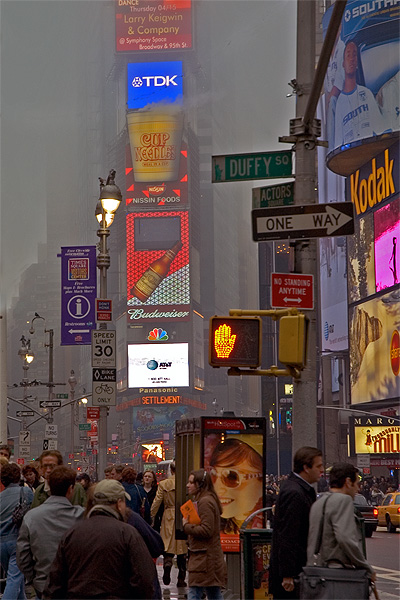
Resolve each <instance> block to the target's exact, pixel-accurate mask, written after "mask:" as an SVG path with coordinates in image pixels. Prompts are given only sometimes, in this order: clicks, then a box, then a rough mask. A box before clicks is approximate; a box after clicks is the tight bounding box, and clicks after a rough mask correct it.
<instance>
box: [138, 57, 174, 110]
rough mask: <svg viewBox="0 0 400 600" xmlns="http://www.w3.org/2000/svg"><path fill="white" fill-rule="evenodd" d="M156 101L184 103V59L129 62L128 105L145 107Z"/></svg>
mask: <svg viewBox="0 0 400 600" xmlns="http://www.w3.org/2000/svg"><path fill="white" fill-rule="evenodd" d="M156 102H163V103H166V104H173V103H174V102H176V103H178V104H182V102H183V71H182V61H180V60H174V61H169V62H146V63H136V62H135V63H128V65H127V107H128V108H129V109H137V108H144V107H145V106H147V105H148V104H154V103H156Z"/></svg>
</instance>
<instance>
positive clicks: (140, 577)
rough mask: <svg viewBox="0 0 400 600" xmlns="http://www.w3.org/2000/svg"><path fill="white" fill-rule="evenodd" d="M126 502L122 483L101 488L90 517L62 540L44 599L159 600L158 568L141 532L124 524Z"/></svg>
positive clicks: (111, 482)
mask: <svg viewBox="0 0 400 600" xmlns="http://www.w3.org/2000/svg"><path fill="white" fill-rule="evenodd" d="M126 499H128V500H129V499H130V497H129V494H127V493H126V492H125V490H124V488H123V486H122V484H121V483H120V482H119V481H116V480H114V479H104V480H103V481H100V482H99V483H98V484H97V485H96V487H95V489H94V495H93V503H94V506H93V507H92V508H91V509H90V510H89V512H88V515H87V518H86V519H84V520H83V521H81V522H80V523H78V524H77V525H76V526H75V527H74V528H73V529H71V530H70V531H68V532H67V533H66V534H65V535H64V537H63V538H62V540H61V542H60V545H59V547H58V551H57V555H56V558H55V559H54V562H53V564H52V567H51V569H50V574H49V578H48V580H47V585H46V587H45V589H44V592H43V596H42V597H43V598H44V599H46V600H47V599H50V598H75V599H82V598H87V599H89V598H131V599H137V600H139V599H143V600H147V599H149V600H151V599H152V598H153V582H154V579H155V577H156V571H155V565H154V562H153V561H152V558H151V556H150V553H149V551H148V550H147V547H146V544H145V543H144V541H143V539H142V537H141V536H140V534H139V533H138V532H137V531H136V529H135V528H134V527H132V526H131V525H128V524H127V523H124V522H123V518H124V514H125V510H126V502H125V500H126Z"/></svg>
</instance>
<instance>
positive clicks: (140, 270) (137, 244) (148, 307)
mask: <svg viewBox="0 0 400 600" xmlns="http://www.w3.org/2000/svg"><path fill="white" fill-rule="evenodd" d="M126 238H127V299H128V310H127V313H128V320H129V321H134V322H145V321H147V322H149V320H150V319H151V321H152V322H157V321H159V322H161V321H187V320H188V319H189V307H190V282H189V214H188V211H164V212H161V211H156V212H136V213H129V214H128V215H127V217H126Z"/></svg>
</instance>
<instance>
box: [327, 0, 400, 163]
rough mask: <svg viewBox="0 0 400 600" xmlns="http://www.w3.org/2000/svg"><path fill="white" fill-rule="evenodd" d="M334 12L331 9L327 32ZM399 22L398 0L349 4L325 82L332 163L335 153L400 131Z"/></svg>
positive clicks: (363, 0) (351, 1) (364, 0)
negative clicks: (385, 134) (363, 141)
mask: <svg viewBox="0 0 400 600" xmlns="http://www.w3.org/2000/svg"><path fill="white" fill-rule="evenodd" d="M331 14H332V7H330V9H329V10H328V11H327V12H326V13H325V15H324V18H323V29H324V32H326V30H327V27H328V23H329V19H330V17H331ZM399 18H400V17H399V5H398V2H396V1H392V0H372V1H367V0H349V1H348V2H347V5H346V10H345V12H344V15H343V19H342V23H341V26H340V29H339V31H338V35H337V39H336V42H335V45H334V49H333V52H332V55H331V59H330V62H329V65H328V69H327V74H326V79H325V96H324V98H325V109H326V113H327V121H328V143H329V152H330V153H331V154H329V155H328V164H330V160H331V158H332V157H333V155H335V154H336V153H337V152H340V151H345V150H348V149H349V148H351V147H352V146H353V145H354V144H356V143H360V142H361V141H362V140H366V139H370V138H373V137H376V136H379V135H381V134H383V133H391V132H396V131H399V129H400V113H399V93H398V89H399V64H400V60H399V57H400V40H399ZM333 151H336V152H333ZM332 153H333V154H332ZM338 172H339V171H338Z"/></svg>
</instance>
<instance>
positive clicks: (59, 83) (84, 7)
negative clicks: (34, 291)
mask: <svg viewBox="0 0 400 600" xmlns="http://www.w3.org/2000/svg"><path fill="white" fill-rule="evenodd" d="M197 1H198V2H200V3H201V5H202V6H201V10H202V11H205V10H210V11H212V14H213V18H212V24H211V31H210V34H211V36H212V39H213V52H215V61H213V68H215V69H216V70H219V71H220V74H221V85H224V78H225V80H226V78H234V87H235V90H236V93H235V98H232V103H233V105H234V106H235V107H236V111H235V114H240V120H239V122H237V123H236V126H237V128H238V131H240V135H241V138H242V139H243V145H242V148H241V149H240V150H241V151H243V152H247V151H251V150H253V151H254V150H258V149H265V150H267V149H277V150H280V149H286V146H285V145H282V144H279V143H278V141H277V137H278V135H284V134H287V133H288V119H289V118H290V117H292V116H294V101H293V99H286V98H285V95H286V93H287V92H288V91H289V87H288V86H287V82H288V81H289V80H290V79H291V78H292V77H294V75H295V73H294V64H295V56H294V52H295V16H296V2H295V0H279V1H278V2H277V1H273V0H258V1H256V2H254V1H253V0H237V1H233V2H232V1H226V0H197ZM107 4H108V5H109V6H111V8H112V2H107ZM99 5H103V7H104V3H103V2H101V1H100V2H99V1H98V0H51V1H50V0H44V1H42V0H0V8H1V88H0V100H1V213H0V214H1V285H2V293H3V294H4V290H5V289H6V290H7V291H8V294H11V293H12V294H15V293H16V290H17V288H16V286H17V284H18V281H19V278H20V275H21V273H22V272H23V270H24V269H25V268H26V267H27V266H29V265H30V264H31V263H32V262H35V261H36V260H37V248H38V243H40V242H50V241H51V243H53V244H58V241H60V244H59V245H62V243H64V244H68V243H71V242H69V237H68V235H67V232H68V228H72V227H73V219H72V216H71V215H69V211H68V198H69V197H70V196H71V194H74V193H75V191H76V190H78V188H79V181H77V177H78V176H81V174H80V171H79V167H80V164H79V156H80V154H79V153H80V148H79V140H80V139H81V137H80V135H81V133H82V132H81V131H78V127H80V123H81V119H82V107H81V93H82V86H84V85H85V74H84V73H83V72H82V64H83V63H84V61H83V60H82V57H84V56H86V53H87V48H88V45H89V44H90V35H91V32H90V31H88V29H87V23H88V22H89V21H90V14H91V13H93V14H94V13H95V12H96V10H97V11H98V9H99ZM261 5H264V7H265V6H266V7H267V10H263V11H262V18H260V7H261ZM111 14H112V13H111ZM109 25H110V27H111V28H112V31H114V23H110V24H109ZM198 35H201V32H198ZM105 75H106V74H105ZM212 95H213V101H214V100H215V102H218V89H215V90H213V91H212ZM226 118H227V122H226V126H227V127H228V126H230V122H229V114H227V115H226ZM223 130H224V123H221V131H222V134H221V132H219V135H218V136H215V146H216V147H215V148H213V149H212V150H213V151H215V150H217V147H222V146H223V145H224V140H223ZM78 134H79V135H78ZM221 135H222V137H221ZM226 146H228V144H226ZM226 150H229V148H228V147H227V148H226ZM210 153H211V150H210ZM99 175H100V173H99ZM89 187H90V186H89ZM96 190H97V181H93V193H95V192H96ZM49 199H51V206H52V209H53V210H55V211H58V213H59V215H60V223H59V229H57V228H55V229H54V228H53V229H52V230H51V231H47V214H46V206H47V205H48V202H49ZM70 218H71V221H70V222H69V219H70ZM92 228H93V232H92V233H93V240H92V242H91V243H95V242H96V237H95V230H96V228H95V224H94V223H93V226H92ZM90 235H91V234H90ZM90 235H89V236H88V237H89V238H90ZM49 237H51V240H50V239H49ZM72 243H76V242H75V240H73V242H72ZM9 299H10V298H9Z"/></svg>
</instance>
